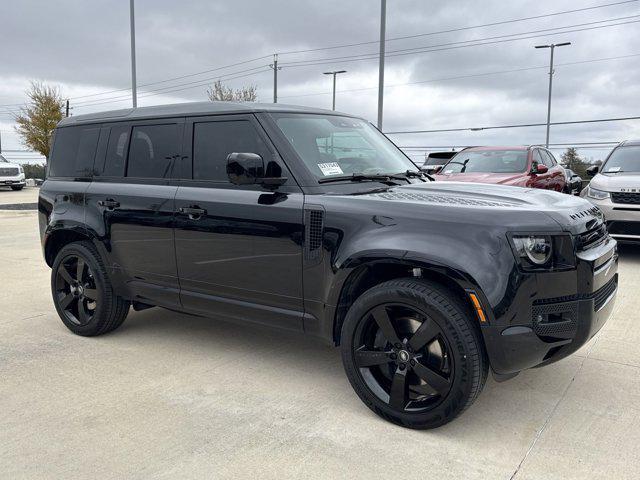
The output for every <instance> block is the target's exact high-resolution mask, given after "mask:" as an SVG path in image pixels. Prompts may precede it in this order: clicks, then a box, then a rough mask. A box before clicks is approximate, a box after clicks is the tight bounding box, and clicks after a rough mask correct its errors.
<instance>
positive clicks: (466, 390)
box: [38, 103, 618, 428]
mask: <svg viewBox="0 0 640 480" xmlns="http://www.w3.org/2000/svg"><path fill="white" fill-rule="evenodd" d="M38 209H39V221H40V231H41V237H42V245H43V249H44V257H45V259H46V262H47V264H48V265H49V266H50V267H52V275H51V289H52V294H53V299H54V303H55V307H56V309H57V311H58V313H59V315H60V317H61V319H62V321H63V322H64V324H65V325H66V326H67V327H68V328H69V329H70V330H71V331H73V332H74V333H77V334H79V335H87V336H88V335H99V334H103V333H106V332H109V331H111V330H114V329H115V328H117V327H118V326H120V325H121V324H122V322H123V321H124V319H125V317H126V316H127V313H128V311H129V309H130V307H131V306H132V307H133V309H134V310H141V309H144V308H149V307H152V306H158V307H164V308H168V309H171V310H175V311H181V312H188V313H190V314H195V315H201V316H207V317H211V318H214V319H224V320H237V321H243V322H248V323H251V322H253V323H259V324H263V325H271V326H275V327H280V328H284V329H288V330H294V331H298V332H304V333H306V334H308V335H313V336H315V337H319V338H320V339H322V340H324V341H327V342H330V343H332V344H334V345H339V346H340V349H341V352H342V359H343V362H344V367H345V370H346V373H347V376H348V377H349V380H350V382H351V384H352V385H353V388H354V389H355V391H356V393H357V394H358V395H359V396H360V398H361V399H362V400H363V402H364V403H365V404H366V405H367V406H368V407H369V408H371V409H372V410H373V411H375V412H376V413H377V414H378V415H380V416H381V417H383V418H385V419H387V420H390V421H392V422H395V423H398V424H400V425H403V426H406V427H411V428H432V427H436V426H439V425H442V424H444V423H446V422H448V421H450V420H451V419H453V418H454V417H455V416H456V415H458V414H460V413H461V412H462V411H463V410H465V409H466V408H467V407H469V405H471V403H472V402H473V401H474V400H475V398H476V397H477V396H478V394H479V393H480V391H481V390H482V388H483V386H484V383H485V380H486V377H487V373H488V371H489V367H491V369H492V371H493V373H494V375H495V376H496V378H498V379H500V380H502V379H506V378H509V377H511V376H514V375H515V374H517V372H519V371H521V370H523V369H526V368H530V367H534V366H540V365H545V364H548V363H551V362H554V361H556V360H558V359H560V358H563V357H565V356H567V355H569V354H570V353H572V352H575V351H576V350H577V349H578V348H579V347H580V346H581V345H583V344H584V343H585V342H586V341H587V340H589V339H590V338H591V337H592V336H593V335H594V334H595V333H596V332H597V331H598V330H599V329H600V328H601V327H602V325H603V324H604V322H605V321H606V319H607V318H608V316H609V315H610V313H611V311H612V308H613V304H614V301H613V300H614V298H615V295H616V291H617V282H618V276H617V260H618V255H617V249H616V242H615V240H613V239H611V238H610V237H609V235H608V234H607V230H606V227H605V225H604V224H603V219H602V215H601V213H600V211H599V210H598V209H597V208H596V207H593V206H592V205H591V204H589V203H587V202H586V201H585V200H583V199H581V198H577V197H571V196H568V195H562V194H559V193H555V192H549V191H542V190H533V189H525V188H518V187H506V186H496V185H485V184H472V183H464V184H462V183H456V182H442V183H440V182H433V181H432V180H431V178H430V177H428V176H426V175H424V174H423V173H421V172H420V171H419V169H418V168H417V167H416V165H415V164H414V163H412V162H411V160H409V159H408V158H407V157H406V156H405V155H404V154H403V153H402V152H401V151H400V150H399V149H398V148H397V147H396V146H395V145H394V144H393V143H392V142H391V141H389V140H388V139H387V138H386V137H385V136H384V135H383V134H381V133H380V132H379V131H378V130H376V129H375V128H374V127H373V126H372V125H370V124H369V123H368V122H367V121H365V120H362V119H360V118H357V117H353V116H349V115H344V114H337V113H335V112H327V111H322V110H312V109H305V108H300V107H290V106H284V105H261V104H234V103H196V104H183V105H173V106H162V107H149V108H139V109H134V110H121V111H115V112H106V113H99V114H91V115H80V116H75V117H72V118H67V119H64V120H63V121H62V122H60V124H59V125H58V128H57V129H56V131H55V135H54V140H53V150H52V156H51V159H50V166H49V172H48V180H47V181H46V182H45V183H44V185H43V186H42V188H41V191H40V199H39V207H38Z"/></svg>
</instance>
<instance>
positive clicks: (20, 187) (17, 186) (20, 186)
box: [11, 185, 24, 190]
mask: <svg viewBox="0 0 640 480" xmlns="http://www.w3.org/2000/svg"><path fill="white" fill-rule="evenodd" d="M23 188H24V185H16V186H12V187H11V190H22V189H23Z"/></svg>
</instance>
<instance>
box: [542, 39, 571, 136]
mask: <svg viewBox="0 0 640 480" xmlns="http://www.w3.org/2000/svg"><path fill="white" fill-rule="evenodd" d="M567 45H571V42H564V43H552V44H550V45H536V46H535V48H549V49H551V60H550V61H549V100H548V103H547V140H546V142H545V146H546V147H547V148H549V127H550V126H551V89H552V87H553V51H554V50H555V48H556V47H565V46H567Z"/></svg>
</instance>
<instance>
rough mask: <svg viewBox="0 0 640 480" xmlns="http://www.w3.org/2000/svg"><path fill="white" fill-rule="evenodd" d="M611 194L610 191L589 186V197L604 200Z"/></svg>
mask: <svg viewBox="0 0 640 480" xmlns="http://www.w3.org/2000/svg"><path fill="white" fill-rule="evenodd" d="M610 196H611V194H610V193H609V192H605V191H603V190H597V189H595V188H593V187H591V185H588V186H587V197H590V198H595V199H596V200H604V199H605V198H609V197H610Z"/></svg>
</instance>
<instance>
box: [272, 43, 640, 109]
mask: <svg viewBox="0 0 640 480" xmlns="http://www.w3.org/2000/svg"><path fill="white" fill-rule="evenodd" d="M639 56H640V53H634V54H631V55H621V56H618V57H606V58H594V59H591V60H582V61H578V62H567V63H557V64H556V65H555V66H556V67H564V66H570V65H581V64H586V63H595V62H604V61H609V60H620V59H625V58H631V57H639ZM548 67H549V66H548V65H541V66H537V67H522V68H516V69H512V70H498V71H494V72H484V73H473V74H468V75H458V76H454V77H441V78H433V79H429V80H417V81H415V82H407V83H395V84H390V85H385V89H387V88H396V87H404V86H408V85H419V84H423V83H435V82H444V81H449V80H461V79H465V78H476V77H485V76H489V75H499V74H504V73H516V72H524V71H528V70H539V69H543V68H545V69H546V68H548ZM377 89H378V87H362V88H349V89H344V90H336V93H349V92H362V91H365V90H377ZM317 95H331V92H317V93H303V94H300V95H282V96H280V98H296V97H313V96H317Z"/></svg>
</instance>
